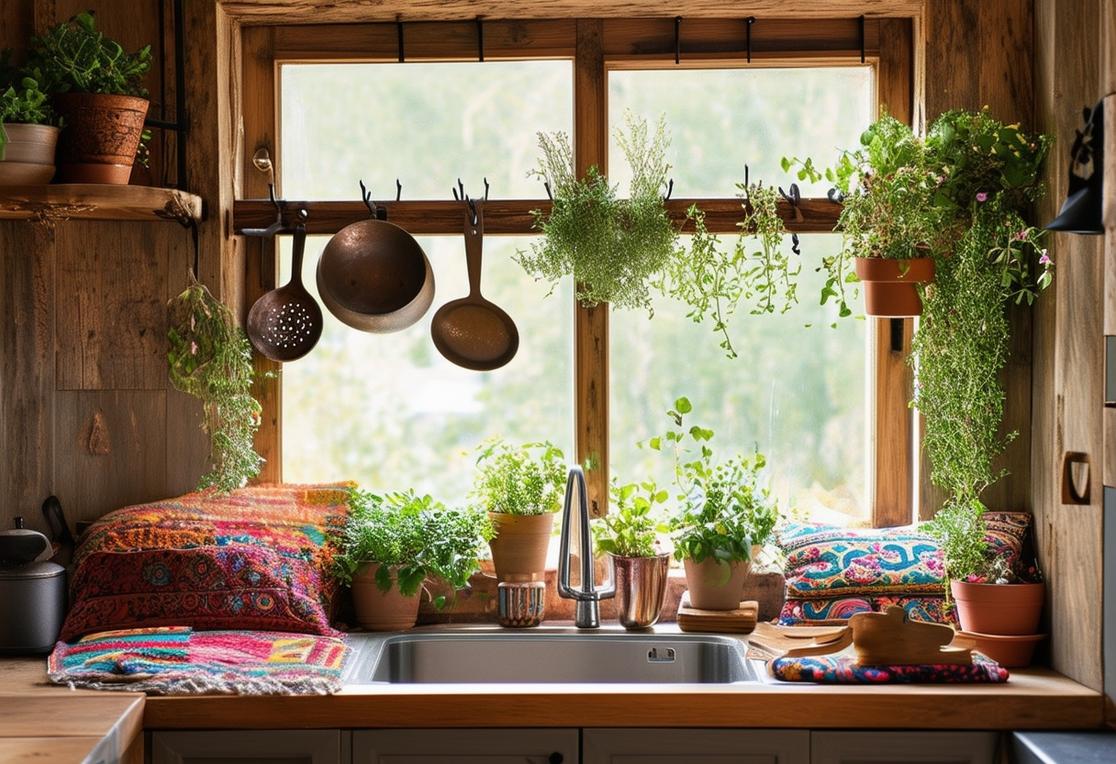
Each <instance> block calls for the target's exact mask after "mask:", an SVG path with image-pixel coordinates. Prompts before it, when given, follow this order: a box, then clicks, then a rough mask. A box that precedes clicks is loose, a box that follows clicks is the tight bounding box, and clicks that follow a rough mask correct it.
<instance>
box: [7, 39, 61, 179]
mask: <svg viewBox="0 0 1116 764" xmlns="http://www.w3.org/2000/svg"><path fill="white" fill-rule="evenodd" d="M11 55H12V52H11V51H10V50H5V51H3V52H2V53H0V161H3V160H4V149H5V147H6V146H7V143H8V134H7V132H6V131H5V130H4V123H5V122H6V123H8V124H12V125H17V124H18V125H49V124H51V123H52V122H53V120H54V110H53V109H51V107H50V101H49V100H48V98H47V94H46V93H45V92H43V89H42V88H41V87H40V86H39V82H38V80H36V79H35V77H33V76H32V75H31V74H30V73H28V72H26V71H24V70H22V69H19V68H17V67H14V66H12V65H11V63H10V62H11Z"/></svg>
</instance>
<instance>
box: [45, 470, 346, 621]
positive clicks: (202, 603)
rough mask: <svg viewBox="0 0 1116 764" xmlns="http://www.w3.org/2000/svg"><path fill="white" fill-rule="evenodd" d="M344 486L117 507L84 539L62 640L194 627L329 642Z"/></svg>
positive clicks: (254, 490) (262, 489)
mask: <svg viewBox="0 0 1116 764" xmlns="http://www.w3.org/2000/svg"><path fill="white" fill-rule="evenodd" d="M347 502H348V487H347V486H346V485H343V484H337V485H327V486H297V485H272V486H253V487H250V488H243V489H240V490H237V491H233V492H231V493H228V494H218V493H216V492H213V491H203V492H198V493H190V494H186V495H185V496H181V497H178V498H176V499H167V500H165V501H158V502H153V503H151V504H144V505H139V506H134V507H127V508H124V509H120V510H116V511H114V512H110V513H109V514H107V515H105V516H104V517H102V518H101V519H100V520H98V521H97V522H96V523H94V524H93V525H92V526H91V527H90V528H89V529H88V530H87V531H86V532H85V534H83V536H82V538H81V542H80V544H79V546H78V549H77V552H76V554H75V556H74V564H73V569H72V574H71V578H70V602H71V609H70V612H69V614H68V615H67V617H66V622H65V624H64V625H63V627H62V635H61V638H62V639H63V640H64V641H72V640H74V639H77V638H79V637H81V636H83V635H85V634H89V633H92V632H98V631H105V630H110V629H130V628H137V627H144V628H145V627H154V626H189V627H192V628H195V629H255V630H267V631H291V632H305V633H310V634H323V635H333V634H335V633H336V632H335V631H334V630H333V629H332V628H331V627H330V625H329V612H330V607H331V603H332V597H333V595H334V593H335V591H336V583H335V582H334V580H333V577H332V576H331V575H330V574H329V568H330V566H331V564H332V560H333V548H332V546H331V545H330V544H329V543H328V539H329V535H330V533H331V532H332V531H334V530H336V529H339V528H340V527H341V526H342V525H343V524H344V521H345V515H346V513H347V509H348V505H347Z"/></svg>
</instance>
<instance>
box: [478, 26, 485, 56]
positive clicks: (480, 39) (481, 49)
mask: <svg viewBox="0 0 1116 764" xmlns="http://www.w3.org/2000/svg"><path fill="white" fill-rule="evenodd" d="M477 60H478V61H480V62H482V63H483V62H484V19H482V18H481V17H480V16H477Z"/></svg>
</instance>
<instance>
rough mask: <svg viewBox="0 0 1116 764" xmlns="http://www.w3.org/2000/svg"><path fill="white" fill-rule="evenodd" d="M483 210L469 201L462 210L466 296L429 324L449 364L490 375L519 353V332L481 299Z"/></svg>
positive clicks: (472, 201) (445, 308)
mask: <svg viewBox="0 0 1116 764" xmlns="http://www.w3.org/2000/svg"><path fill="white" fill-rule="evenodd" d="M483 239H484V206H483V203H481V202H476V201H474V200H472V199H470V200H468V201H467V204H466V208H465V262H466V265H467V266H468V269H469V295H468V296H467V297H461V298H459V299H457V300H453V301H452V302H447V303H446V304H445V305H443V306H442V307H441V308H439V309H438V312H437V313H435V314H434V319H433V321H432V322H431V323H430V336H431V338H432V339H433V340H434V347H436V348H438V352H439V353H441V354H442V355H443V356H445V357H446V360H448V361H449V362H450V363H454V364H457V365H458V366H462V367H464V368H466V369H472V370H473V371H492V370H493V369H498V368H500V367H501V366H503V365H505V364H507V363H508V362H509V361H510V360H511V359H512V358H514V357H515V353H516V351H517V350H519V331H518V330H517V329H516V328H515V322H514V321H512V319H511V316H509V315H508V314H507V313H505V312H504V311H503V309H501V308H500V307H498V306H497V305H495V304H493V303H491V302H489V301H488V300H486V299H484V297H482V296H481V291H480V279H481V243H482V241H483Z"/></svg>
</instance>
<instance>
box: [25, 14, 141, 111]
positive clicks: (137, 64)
mask: <svg viewBox="0 0 1116 764" xmlns="http://www.w3.org/2000/svg"><path fill="white" fill-rule="evenodd" d="M28 65H29V67H30V68H32V69H36V70H38V71H39V72H41V73H42V81H41V82H42V85H43V86H44V88H45V89H46V91H47V92H49V93H68V92H75V93H102V94H108V95H128V96H138V97H140V98H147V90H146V89H145V88H144V87H143V77H144V75H145V74H147V71H148V69H150V68H151V46H150V45H145V46H144V47H142V48H140V49H139V50H137V51H136V52H134V53H128V52H127V51H126V50H124V48H123V46H121V45H120V43H118V42H117V41H116V40H113V39H112V38H110V37H107V36H105V35H104V34H103V33H102V32H101V31H99V30H98V29H97V20H96V17H95V16H94V14H93V12H92V11H84V12H82V13H79V14H77V15H76V16H74V17H73V18H71V19H70V20H69V21H67V22H64V23H62V24H59V25H57V26H55V27H52V28H51V29H49V30H48V31H47V32H46V33H44V34H42V35H39V36H37V37H34V38H32V40H31V50H30V55H29V57H28Z"/></svg>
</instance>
